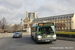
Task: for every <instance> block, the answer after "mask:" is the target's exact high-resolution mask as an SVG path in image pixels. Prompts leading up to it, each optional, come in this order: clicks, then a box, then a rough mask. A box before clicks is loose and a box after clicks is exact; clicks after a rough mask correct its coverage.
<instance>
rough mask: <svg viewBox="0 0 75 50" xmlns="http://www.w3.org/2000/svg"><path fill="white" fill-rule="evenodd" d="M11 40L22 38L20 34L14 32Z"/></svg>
mask: <svg viewBox="0 0 75 50" xmlns="http://www.w3.org/2000/svg"><path fill="white" fill-rule="evenodd" d="M13 38H22V33H18V32H16V33H15V34H14V35H13Z"/></svg>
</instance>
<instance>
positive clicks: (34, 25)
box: [31, 22, 54, 27]
mask: <svg viewBox="0 0 75 50" xmlns="http://www.w3.org/2000/svg"><path fill="white" fill-rule="evenodd" d="M40 23H54V22H40ZM40 23H34V24H33V25H32V26H31V27H36V26H37V25H38V24H40Z"/></svg>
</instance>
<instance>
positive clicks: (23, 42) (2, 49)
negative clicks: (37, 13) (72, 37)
mask: <svg viewBox="0 0 75 50" xmlns="http://www.w3.org/2000/svg"><path fill="white" fill-rule="evenodd" d="M0 50H75V42H74V41H65V40H57V41H56V42H53V43H51V44H50V43H42V44H36V43H35V42H34V41H33V40H32V39H31V38H30V36H24V37H23V38H4V39H0Z"/></svg>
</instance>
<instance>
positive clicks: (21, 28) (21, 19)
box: [21, 18, 22, 33]
mask: <svg viewBox="0 0 75 50" xmlns="http://www.w3.org/2000/svg"><path fill="white" fill-rule="evenodd" d="M21 27H22V18H21ZM21 33H22V28H21Z"/></svg>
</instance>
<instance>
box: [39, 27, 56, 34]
mask: <svg viewBox="0 0 75 50" xmlns="http://www.w3.org/2000/svg"><path fill="white" fill-rule="evenodd" d="M54 32H55V28H54V27H53V26H48V27H39V34H54Z"/></svg>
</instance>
